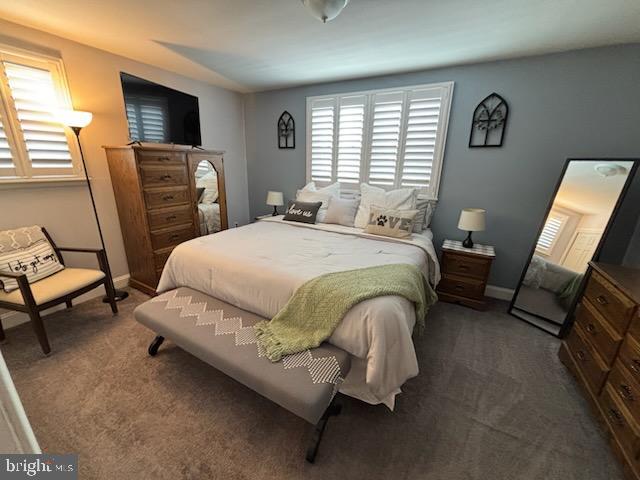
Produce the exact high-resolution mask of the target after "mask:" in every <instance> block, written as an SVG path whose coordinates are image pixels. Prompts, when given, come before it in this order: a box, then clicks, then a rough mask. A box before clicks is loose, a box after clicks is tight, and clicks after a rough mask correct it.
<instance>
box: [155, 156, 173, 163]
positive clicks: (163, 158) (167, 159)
mask: <svg viewBox="0 0 640 480" xmlns="http://www.w3.org/2000/svg"><path fill="white" fill-rule="evenodd" d="M158 160H160V161H161V162H168V161H169V160H171V159H170V158H169V157H158Z"/></svg>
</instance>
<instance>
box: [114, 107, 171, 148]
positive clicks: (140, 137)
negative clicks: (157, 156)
mask: <svg viewBox="0 0 640 480" xmlns="http://www.w3.org/2000/svg"><path fill="white" fill-rule="evenodd" d="M124 101H125V106H126V109H127V120H128V121H129V136H130V137H131V140H132V141H138V142H159V143H165V142H167V139H168V138H169V137H168V135H167V133H168V127H169V125H168V121H167V119H168V118H169V115H168V112H169V108H168V105H167V102H166V99H164V98H158V97H146V96H132V95H127V96H126V97H125V99H124Z"/></svg>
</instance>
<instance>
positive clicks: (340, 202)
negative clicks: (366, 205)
mask: <svg viewBox="0 0 640 480" xmlns="http://www.w3.org/2000/svg"><path fill="white" fill-rule="evenodd" d="M358 205H360V199H359V198H356V199H354V200H349V199H346V198H335V197H331V199H330V200H329V209H328V210H327V214H326V215H325V217H324V223H337V224H338V225H344V226H345V227H353V222H354V221H355V218H356V213H357V211H358Z"/></svg>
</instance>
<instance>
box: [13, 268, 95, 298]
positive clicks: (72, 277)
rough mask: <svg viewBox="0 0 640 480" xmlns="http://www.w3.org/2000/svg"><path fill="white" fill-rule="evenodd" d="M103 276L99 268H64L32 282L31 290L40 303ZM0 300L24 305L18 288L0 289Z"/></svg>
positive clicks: (73, 290) (63, 294)
mask: <svg viewBox="0 0 640 480" xmlns="http://www.w3.org/2000/svg"><path fill="white" fill-rule="evenodd" d="M103 278H104V272H102V271H101V270H92V269H88V268H65V269H64V270H61V271H59V272H58V273H54V274H53V275H51V276H50V277H47V278H43V279H42V280H38V281H37V282H34V283H32V284H31V292H32V293H33V298H34V299H35V301H36V304H38V305H42V304H43V303H47V302H49V301H51V300H55V299H57V298H60V297H63V296H65V295H67V294H69V293H73V292H75V291H77V290H79V289H81V288H83V287H86V286H87V285H91V284H92V283H94V282H97V281H98V280H102V279H103ZM0 302H8V303H15V304H16V305H24V299H23V298H22V293H21V292H20V290H14V291H13V292H11V293H6V292H4V291H0Z"/></svg>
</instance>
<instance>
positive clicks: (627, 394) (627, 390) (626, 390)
mask: <svg viewBox="0 0 640 480" xmlns="http://www.w3.org/2000/svg"><path fill="white" fill-rule="evenodd" d="M618 393H619V394H620V396H621V397H622V398H624V399H625V400H627V401H629V402H633V401H634V400H635V397H634V396H633V392H632V391H631V387H630V386H629V385H625V384H624V383H621V384H620V388H619V389H618Z"/></svg>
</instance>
